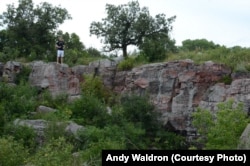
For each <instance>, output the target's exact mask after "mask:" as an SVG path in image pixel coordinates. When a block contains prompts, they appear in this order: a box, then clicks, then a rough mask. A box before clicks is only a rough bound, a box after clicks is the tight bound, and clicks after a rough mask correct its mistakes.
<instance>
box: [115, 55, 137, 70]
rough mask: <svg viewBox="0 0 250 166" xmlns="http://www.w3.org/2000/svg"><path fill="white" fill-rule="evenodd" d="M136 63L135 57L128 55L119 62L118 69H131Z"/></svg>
mask: <svg viewBox="0 0 250 166" xmlns="http://www.w3.org/2000/svg"><path fill="white" fill-rule="evenodd" d="M134 63H135V62H134V59H133V58H129V57H128V58H127V59H124V60H123V61H121V62H120V63H119V64H118V66H117V69H118V70H120V71H126V70H131V69H132V68H133V67H134Z"/></svg>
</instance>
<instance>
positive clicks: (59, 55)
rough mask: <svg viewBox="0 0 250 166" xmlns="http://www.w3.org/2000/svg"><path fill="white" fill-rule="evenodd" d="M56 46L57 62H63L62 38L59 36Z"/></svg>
mask: <svg viewBox="0 0 250 166" xmlns="http://www.w3.org/2000/svg"><path fill="white" fill-rule="evenodd" d="M56 48H57V60H56V61H57V63H58V64H59V63H60V64H63V57H64V41H63V38H62V37H61V36H60V37H59V38H58V41H57V42H56Z"/></svg>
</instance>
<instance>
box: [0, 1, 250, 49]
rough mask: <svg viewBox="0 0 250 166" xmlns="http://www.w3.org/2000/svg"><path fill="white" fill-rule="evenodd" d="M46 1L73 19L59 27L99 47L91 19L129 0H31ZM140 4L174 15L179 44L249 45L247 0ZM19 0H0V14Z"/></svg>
mask: <svg viewBox="0 0 250 166" xmlns="http://www.w3.org/2000/svg"><path fill="white" fill-rule="evenodd" d="M44 1H46V2H49V3H51V4H53V5H54V6H59V5H61V7H63V8H66V9H67V10H68V12H69V14H70V15H71V16H72V20H66V21H65V23H63V24H62V25H61V26H60V27H59V29H60V30H63V32H64V33H65V32H69V33H73V32H74V33H76V34H77V35H78V36H79V37H80V39H81V41H82V42H83V44H84V45H85V46H86V47H94V48H97V49H99V50H101V48H102V46H103V45H102V43H101V39H97V38H96V37H95V36H91V37H90V33H89V27H90V24H91V22H93V21H101V19H102V18H105V17H106V13H105V5H106V3H109V4H114V5H118V4H126V3H128V2H129V1H130V0H86V1H83V0H43V1H42V0H33V2H34V3H35V4H39V3H41V2H44ZM138 1H139V3H140V7H141V8H142V7H144V6H145V7H148V9H149V11H150V15H151V16H153V17H154V16H155V15H156V14H159V13H164V14H166V17H167V18H169V17H171V16H174V15H176V16H177V18H176V20H175V22H174V23H173V24H172V25H173V31H172V32H171V37H172V38H173V39H175V40H176V44H177V45H181V43H182V41H183V40H186V39H202V38H205V39H207V40H208V41H213V42H214V43H215V44H220V45H225V46H227V47H232V46H236V45H237V46H242V47H250V0H138ZM17 2H18V0H0V14H2V13H3V12H4V11H6V9H7V7H6V4H12V3H14V4H15V5H17V4H18V3H17Z"/></svg>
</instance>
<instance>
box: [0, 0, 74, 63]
mask: <svg viewBox="0 0 250 166" xmlns="http://www.w3.org/2000/svg"><path fill="white" fill-rule="evenodd" d="M66 19H71V17H70V15H69V14H68V11H67V10H66V9H64V8H61V7H54V6H52V5H51V4H49V3H47V2H43V3H41V4H39V5H37V6H36V8H34V3H33V1H32V0H19V4H18V6H17V7H15V6H14V4H9V5H8V6H7V11H6V12H3V14H2V15H1V22H2V24H3V26H5V27H6V31H7V38H8V40H7V42H5V44H4V46H9V47H10V48H12V49H13V48H15V49H17V50H18V51H19V55H18V56H26V57H27V56H30V55H32V56H33V57H34V58H36V59H42V58H44V57H46V55H47V54H48V53H49V51H51V50H52V49H54V42H55V38H54V34H55V30H56V28H58V26H59V25H60V24H62V23H63V22H64V21H65V20H66ZM1 40H2V39H1Z"/></svg>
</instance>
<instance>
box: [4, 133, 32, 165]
mask: <svg viewBox="0 0 250 166" xmlns="http://www.w3.org/2000/svg"><path fill="white" fill-rule="evenodd" d="M28 155H29V154H28V151H27V149H25V147H24V146H23V145H22V144H21V143H19V142H17V141H15V140H14V139H13V137H10V136H9V137H6V138H0V165H1V166H17V165H24V164H25V162H26V159H27V157H28Z"/></svg>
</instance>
